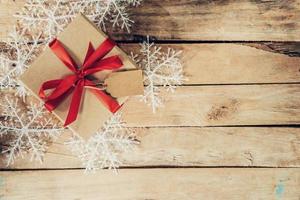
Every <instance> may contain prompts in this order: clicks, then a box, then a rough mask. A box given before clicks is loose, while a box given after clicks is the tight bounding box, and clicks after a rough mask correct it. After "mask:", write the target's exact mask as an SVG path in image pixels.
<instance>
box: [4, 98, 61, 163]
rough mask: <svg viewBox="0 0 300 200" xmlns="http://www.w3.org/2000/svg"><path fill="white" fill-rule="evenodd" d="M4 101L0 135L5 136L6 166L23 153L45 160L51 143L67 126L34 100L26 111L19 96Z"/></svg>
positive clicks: (38, 159)
mask: <svg viewBox="0 0 300 200" xmlns="http://www.w3.org/2000/svg"><path fill="white" fill-rule="evenodd" d="M3 100H4V102H1V104H0V106H1V110H2V112H3V113H2V116H4V120H1V121H0V137H5V138H6V143H7V144H6V145H4V146H3V149H2V153H3V154H5V155H6V157H7V165H10V164H12V163H13V162H14V161H15V159H16V158H17V157H19V156H21V157H23V155H24V153H30V154H31V160H37V161H40V162H42V159H43V156H44V153H45V151H46V149H47V146H48V143H49V142H51V141H53V140H55V139H56V138H57V136H58V135H59V134H60V133H61V132H62V131H63V130H64V128H61V126H60V124H59V123H56V122H55V120H54V119H53V118H52V117H51V116H49V113H48V111H46V110H45V109H44V106H43V105H41V104H34V103H32V104H30V105H29V106H28V107H27V109H25V110H24V109H21V108H22V106H20V101H19V99H18V98H15V97H12V96H11V97H8V96H5V97H4V99H3Z"/></svg>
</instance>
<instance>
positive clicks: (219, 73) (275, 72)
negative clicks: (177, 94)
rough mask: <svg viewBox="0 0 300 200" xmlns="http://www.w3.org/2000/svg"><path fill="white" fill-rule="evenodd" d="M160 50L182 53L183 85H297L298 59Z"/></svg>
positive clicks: (232, 47)
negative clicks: (184, 79)
mask: <svg viewBox="0 0 300 200" xmlns="http://www.w3.org/2000/svg"><path fill="white" fill-rule="evenodd" d="M252 45H253V44H252ZM159 46H160V47H162V51H164V52H166V51H167V48H173V49H176V50H178V51H182V54H181V56H180V58H181V62H182V65H183V69H184V74H185V77H186V78H187V81H185V83H184V84H186V85H198V84H249V83H251V84H252V83H299V82H300V58H298V57H290V56H287V55H282V54H279V53H274V52H269V51H264V50H261V49H257V48H254V47H249V46H245V45H241V44H159ZM120 47H121V48H122V49H123V50H124V51H125V52H126V53H128V54H130V53H131V52H133V53H135V54H139V49H140V45H139V44H121V45H120ZM256 47H258V44H257V45H256ZM0 48H1V45H0ZM259 48H262V49H263V48H264V47H262V46H259Z"/></svg>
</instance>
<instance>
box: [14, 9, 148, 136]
mask: <svg viewBox="0 0 300 200" xmlns="http://www.w3.org/2000/svg"><path fill="white" fill-rule="evenodd" d="M107 37H108V36H106V35H105V34H104V33H103V32H102V31H100V30H98V29H97V28H96V26H95V25H94V24H93V23H92V22H90V21H89V20H88V19H87V18H86V17H85V16H83V15H82V14H80V15H79V16H77V17H76V18H75V19H74V20H73V21H72V22H71V23H70V24H69V25H68V26H67V27H66V29H65V30H64V31H63V32H62V33H60V34H59V35H58V36H57V38H58V40H60V41H61V43H62V44H63V45H64V47H65V49H66V50H67V51H68V52H69V54H70V55H71V56H72V58H73V59H74V60H75V62H76V63H77V64H81V63H83V61H84V58H85V55H86V51H87V48H88V44H89V42H91V43H92V45H93V46H94V47H95V48H96V47H98V46H99V45H100V44H101V43H102V42H103V41H104V40H105V39H106V38H107ZM112 55H118V56H119V57H120V59H121V60H122V63H123V66H122V68H120V70H121V71H120V72H113V73H112V72H111V71H108V70H106V71H101V72H98V73H95V74H93V77H94V78H96V79H98V80H101V81H104V82H105V84H106V85H107V86H106V87H107V91H108V92H110V93H111V94H112V96H114V97H117V100H118V102H119V103H120V104H122V103H124V102H125V101H126V99H127V98H128V97H124V96H127V95H140V94H143V79H142V72H141V70H138V69H137V66H136V65H135V64H134V63H133V62H132V61H131V59H130V58H129V57H128V56H127V55H126V54H125V53H124V52H123V51H122V50H121V49H120V48H119V47H117V46H115V47H114V48H113V49H112V51H111V52H109V53H108V54H107V55H106V56H105V57H108V56H112ZM70 73H72V72H71V71H70V70H69V69H68V68H67V67H66V66H65V65H64V64H63V63H62V62H61V60H59V58H57V56H56V55H55V54H54V53H53V52H52V51H51V49H50V48H49V47H47V48H46V50H45V51H44V52H43V53H42V55H40V56H39V57H38V58H37V59H36V60H35V62H33V64H32V65H31V66H30V67H29V69H28V70H27V71H26V72H25V73H24V74H23V75H22V76H21V78H20V80H21V82H23V84H24V85H25V86H26V87H27V88H28V89H29V90H30V91H31V92H32V93H33V94H34V95H35V96H36V97H38V92H39V89H40V86H41V85H42V83H43V82H45V81H48V80H53V79H61V78H63V77H64V76H66V75H69V74H70ZM125 81H126V82H125ZM119 83H120V85H119ZM71 97H72V94H71V95H69V96H68V97H67V98H66V99H65V100H64V101H62V103H61V104H59V106H58V107H57V108H56V109H55V110H54V111H52V113H53V114H55V115H56V116H57V117H58V118H59V119H60V120H61V121H62V122H64V121H65V119H66V116H67V114H68V110H69V106H70V101H71ZM38 98H39V97H38ZM111 116H112V113H111V112H110V111H109V110H108V109H107V108H106V107H105V106H104V105H103V104H102V102H100V101H99V99H98V98H97V97H96V96H95V95H94V94H93V93H92V92H91V91H89V90H88V89H84V92H83V95H82V101H81V105H80V110H79V114H78V116H77V119H76V121H74V122H73V123H72V124H70V125H69V126H68V127H69V128H70V129H71V130H72V131H74V132H75V133H77V134H78V135H79V136H81V137H83V138H88V137H90V136H91V135H92V134H93V133H95V132H96V131H97V130H98V129H100V128H101V126H102V125H103V123H104V122H105V121H106V120H107V119H108V118H109V117H111Z"/></svg>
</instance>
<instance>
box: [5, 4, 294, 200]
mask: <svg viewBox="0 0 300 200" xmlns="http://www.w3.org/2000/svg"><path fill="white" fill-rule="evenodd" d="M0 2H1V4H0V27H1V29H0V38H1V40H4V39H5V38H6V37H7V33H8V32H9V31H10V30H11V28H12V25H13V23H14V18H13V17H12V14H13V13H15V12H16V11H18V10H19V9H21V7H22V6H23V3H24V0H15V1H12V0H0ZM131 13H132V16H131V17H132V19H133V20H134V21H135V22H136V23H135V25H134V27H133V29H132V33H131V34H128V33H125V32H115V31H114V30H109V33H110V35H111V36H112V37H113V38H114V39H116V40H118V42H119V44H120V46H121V47H122V48H123V49H124V50H125V51H128V52H130V51H132V50H137V49H138V44H137V43H138V42H139V41H140V40H141V39H143V38H145V36H146V35H150V36H151V38H152V39H155V40H156V42H157V43H161V45H163V46H169V47H173V48H176V49H181V50H183V57H182V60H183V64H184V71H185V73H186V75H187V77H188V78H189V80H188V81H187V82H186V83H185V84H184V85H183V86H181V87H179V88H178V89H177V91H176V93H174V94H167V93H166V94H165V93H163V94H162V95H163V96H164V97H165V98H166V99H167V102H166V103H165V107H164V108H161V109H160V110H159V111H158V112H157V113H156V114H151V110H150V108H149V107H147V106H145V105H144V104H143V103H141V102H139V101H138V99H135V98H132V99H130V101H129V102H128V103H127V104H126V106H125V107H124V112H125V113H124V117H125V121H127V122H128V126H133V127H136V129H137V132H138V139H139V140H140V141H141V145H140V146H138V147H137V149H136V150H135V151H134V152H132V153H131V154H126V155H123V156H122V160H123V162H124V166H122V168H121V170H120V173H119V175H117V176H116V175H114V174H113V173H112V172H111V171H109V170H102V171H100V172H97V173H95V174H88V175H86V174H84V173H83V169H82V168H81V165H80V162H79V161H78V160H77V159H76V158H75V157H74V156H72V155H71V154H70V152H69V151H68V150H67V149H66V148H65V147H64V146H63V145H62V144H63V141H64V139H65V138H67V137H68V134H69V133H65V134H64V136H63V137H61V138H60V139H59V141H57V142H56V143H55V144H53V145H52V146H51V147H50V149H49V152H48V153H47V154H46V157H45V161H44V164H42V165H40V164H38V163H31V162H28V161H27V160H26V159H23V160H19V161H18V162H16V163H15V164H14V165H13V166H11V167H10V168H6V167H5V165H4V163H3V160H2V161H1V167H2V169H3V171H2V172H0V198H1V199H22V200H23V199H26V200H27V199H39V200H40V199H43V200H44V199H72V200H79V199H80V200H85V199H128V200H132V199H143V200H146V199H147V200H150V199H151V200H154V199H155V200H157V199H197V200H198V199H199V200H203V199H205V200H218V199H233V200H241V199H243V200H273V199H274V200H299V199H300V168H299V167H300V129H299V125H300V58H299V56H300V43H298V42H297V41H300V1H299V0H201V1H200V0H177V1H174V0H151V1H150V0H145V1H144V2H143V3H142V5H141V6H140V7H139V8H137V9H132V11H131ZM142 126H146V127H147V128H143V129H141V128H139V127H142Z"/></svg>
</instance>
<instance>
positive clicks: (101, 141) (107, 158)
mask: <svg viewBox="0 0 300 200" xmlns="http://www.w3.org/2000/svg"><path fill="white" fill-rule="evenodd" d="M66 144H67V145H68V146H69V147H70V149H71V150H72V152H73V153H74V154H75V155H76V156H78V157H79V159H80V160H81V161H82V164H83V166H84V167H85V169H86V171H95V170H98V169H103V168H109V169H114V170H116V169H117V168H118V167H119V166H120V165H121V164H122V163H121V161H120V160H119V154H120V153H121V152H125V151H128V150H131V149H132V148H133V147H134V146H135V144H138V141H137V140H136V139H135V136H134V132H133V130H132V129H130V128H126V127H125V126H124V122H123V121H122V120H121V115H120V114H115V115H113V116H112V117H111V118H110V119H109V120H108V121H106V122H105V124H104V126H103V127H102V128H101V130H99V131H97V132H96V133H95V134H94V135H93V136H92V137H91V138H89V139H88V141H85V140H84V139H82V138H80V137H79V136H74V137H73V138H72V139H71V140H70V141H68V142H67V143H66Z"/></svg>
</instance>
